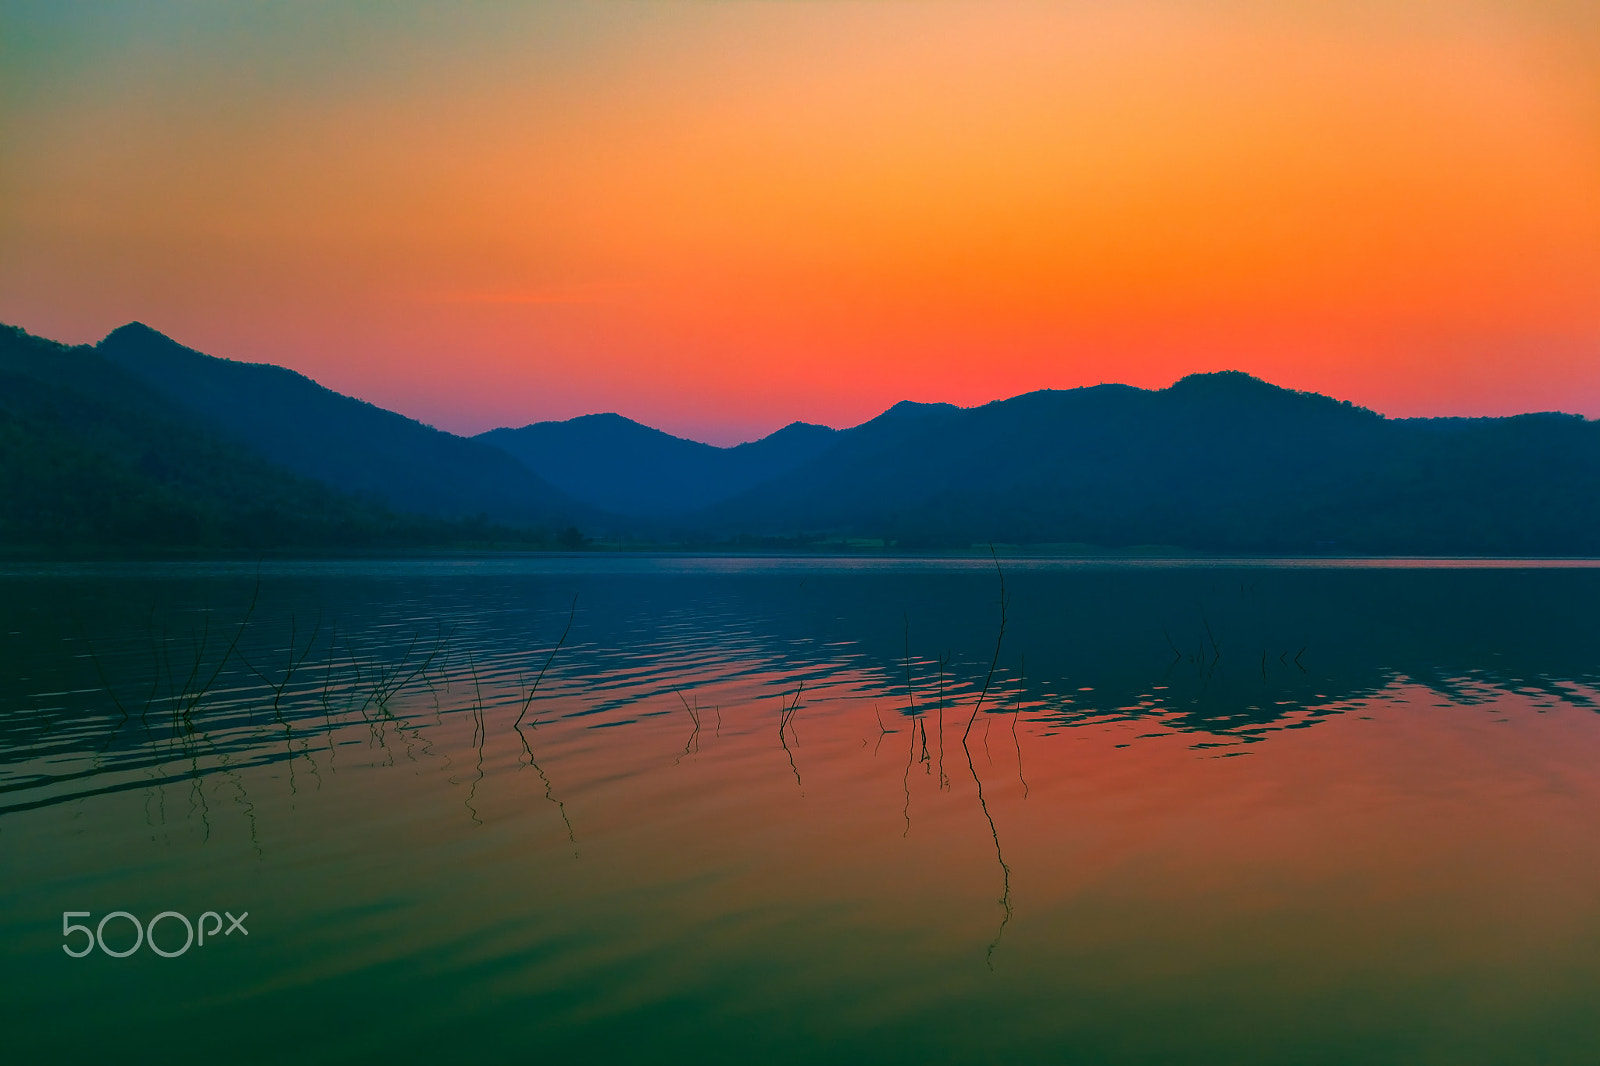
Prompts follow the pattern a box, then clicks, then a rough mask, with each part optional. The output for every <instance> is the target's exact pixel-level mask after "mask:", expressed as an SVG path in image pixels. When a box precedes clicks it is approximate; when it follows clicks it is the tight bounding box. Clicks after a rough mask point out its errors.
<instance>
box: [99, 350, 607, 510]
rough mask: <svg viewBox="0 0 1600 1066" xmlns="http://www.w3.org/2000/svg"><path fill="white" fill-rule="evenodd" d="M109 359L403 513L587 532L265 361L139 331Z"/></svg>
mask: <svg viewBox="0 0 1600 1066" xmlns="http://www.w3.org/2000/svg"><path fill="white" fill-rule="evenodd" d="M97 350H98V351H99V353H100V354H101V355H103V356H104V357H105V358H106V359H108V360H110V361H111V362H112V363H115V364H116V365H117V366H119V367H121V368H122V369H123V370H125V371H127V372H128V373H129V374H131V375H133V376H134V377H136V378H137V379H139V380H140V381H141V382H142V383H144V384H145V385H147V386H148V387H149V388H150V389H152V390H154V391H155V392H157V393H159V394H161V395H162V396H164V397H165V398H167V399H168V400H170V401H171V402H173V403H175V404H177V405H179V406H180V407H182V408H185V409H186V410H188V411H190V412H192V413H193V414H194V415H195V416H198V417H199V418H201V419H203V420H204V421H205V422H206V423H207V424H208V425H210V426H212V427H215V428H216V429H217V431H219V432H220V433H222V434H224V435H225V436H227V437H229V438H231V439H233V440H236V441H238V442H239V443H241V444H243V445H245V446H247V447H249V448H250V449H251V450H253V451H255V452H257V453H259V454H260V455H262V456H265V457H266V458H268V459H270V460H271V461H273V462H274V463H278V464H280V465H282V466H284V467H286V468H288V469H289V470H292V471H294V472H295V473H298V474H302V475H304V476H306V477H310V478H315V479H317V480H318V481H322V482H326V483H327V484H329V485H332V486H334V487H336V488H338V489H341V490H343V491H346V492H351V493H357V494H359V495H362V496H366V497H370V498H371V499H373V500H376V501H378V502H381V503H383V504H385V505H386V506H389V507H392V508H394V509H396V510H400V511H408V512H413V513H417V514H425V515H432V516H437V517H442V518H470V517H473V516H477V515H484V516H487V517H488V518H489V519H491V520H493V521H495V522H501V523H507V524H510V525H515V526H547V527H553V526H565V525H567V524H568V523H572V522H577V523H579V524H583V525H592V524H593V523H594V521H595V519H596V516H595V514H594V512H593V510H592V509H591V508H589V507H586V506H584V505H583V504H580V503H578V502H577V501H576V500H573V499H571V498H570V497H568V496H567V495H565V494H564V493H562V492H561V491H560V490H558V489H556V488H555V487H554V486H552V485H550V484H548V483H546V482H545V481H543V480H542V479H540V478H539V477H538V476H537V475H535V474H534V473H533V472H531V471H530V470H528V469H527V468H526V467H524V466H523V465H522V464H520V463H518V462H516V461H515V460H513V459H511V458H510V457H509V456H507V455H506V454H505V453H503V452H501V451H500V450H498V449H496V448H492V447H490V446H488V445H486V444H483V443H480V442H477V441H473V440H468V439H466V438H463V437H457V436H454V435H453V434H450V433H445V432H443V431H441V430H437V429H434V428H432V427H431V426H426V425H423V424H422V423H421V422H417V421H415V420H413V419H410V418H406V417H405V416H404V415H399V414H396V413H394V412H393V411H386V410H384V409H383V408H381V407H375V406H373V405H372V404H369V403H365V402H363V401H361V400H357V399H353V398H351V397H349V396H344V395H341V394H340V393H337V392H334V391H332V390H331V389H326V388H324V387H322V386H321V385H319V384H317V383H316V382H315V381H312V380H311V379H310V378H307V377H305V376H303V375H301V374H297V373H295V372H294V371H292V370H287V369H285V368H283V367H279V366H272V365H269V364H264V363H241V362H235V361H234V360H231V359H219V358H216V357H214V356H209V355H204V354H202V353H200V352H197V351H194V350H193V349H190V348H185V347H184V346H182V345H181V344H178V343H177V342H176V341H173V340H171V339H169V338H167V337H165V336H163V335H162V334H160V333H157V332H156V331H155V330H153V329H150V328H149V327H148V326H144V325H141V324H139V323H132V324H129V325H126V326H122V327H120V328H118V329H116V330H113V331H112V332H111V334H110V335H108V336H107V337H106V338H105V339H104V340H103V341H101V342H100V344H99V345H98V347H97Z"/></svg>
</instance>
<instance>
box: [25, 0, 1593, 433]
mask: <svg viewBox="0 0 1600 1066" xmlns="http://www.w3.org/2000/svg"><path fill="white" fill-rule="evenodd" d="M57 6H58V5H48V4H40V5H39V6H38V7H37V8H31V7H29V6H28V5H26V4H11V5H7V7H6V8H5V10H4V12H3V13H0V320H3V321H7V322H11V323H14V324H17V325H21V326H24V327H26V328H28V329H30V330H33V331H35V332H38V333H43V334H45V335H48V336H53V337H57V338H59V339H63V340H71V341H86V340H94V339H97V338H98V337H99V336H101V335H103V334H104V333H105V332H106V331H108V330H109V329H111V328H112V327H114V326H116V325H118V324H120V323H122V322H125V321H128V320H132V319H138V320H141V321H144V322H146V323H148V324H150V325H152V326H154V327H156V328H157V329H161V330H163V331H164V332H167V333H169V334H171V335H173V336H174V337H176V338H177V339H179V340H181V341H183V342H184V343H187V344H190V345H192V346H194V347H197V348H200V349H202V350H205V351H208V352H212V353H214V354H218V355H227V356H232V357H235V358H242V359H252V360H265V361H271V362H276V363H281V364H284V365H288V366H292V367H294V368H296V369H298V370H301V371H303V372H305V373H307V374H310V375H312V376H313V377H315V378H317V379H318V380H320V381H322V382H324V383H325V384H327V385H329V386H331V387H334V388H337V389H340V390H341V391H345V392H349V393H353V394H355V395H358V396H361V397H363V398H365V399H369V400H372V401H373V402H375V403H379V404H383V405H384V406H388V407H392V408H395V409H397V410H400V411H403V412H405V413H407V414H411V415H414V416H416V417H419V418H422V419H424V420H426V421H429V422H432V423H434V424H437V425H440V426H442V427H444V428H447V429H452V430H455V431H458V432H475V431H479V430H482V429H487V428H490V427H492V426H496V425H505V424H513V425H520V424H523V423H525V422H529V421H534V420H538V419H544V418H565V417H570V416H573V415H577V414H584V413H587V412H591V411H600V410H616V411H620V412H622V413H624V414H627V415H629V416H631V417H634V418H637V419H639V420H641V421H644V422H648V423H650V424H653V425H658V426H661V427H662V428H665V429H668V430H671V431H673V432H678V433H682V434H685V435H689V436H695V437H698V438H700V439H706V440H712V441H715V442H718V443H728V442H732V441H735V440H740V439H747V438H749V437H752V436H756V435H759V434H761V433H764V432H767V431H769V430H771V429H773V428H776V427H777V426H779V425H782V424H784V423H786V422H788V421H790V420H793V419H796V418H800V419H805V420H808V421H816V422H825V423H829V424H833V425H847V424H851V423H854V422H858V421H860V420H862V419H864V418H867V417H870V416H871V415H873V414H875V413H877V412H878V411H879V410H881V409H882V408H884V407H886V406H888V405H889V404H890V403H892V402H894V401H896V400H899V399H905V398H911V399H920V400H948V401H952V402H956V403H962V404H972V403H981V402H984V401H987V400H990V399H995V398H999V397H1003V396H1008V395H1013V394H1015V393H1018V392H1023V391H1027V390H1029V389H1035V388H1043V387H1070V386H1074V385H1080V384H1086V383H1087V384H1094V383H1096V382H1100V381H1126V382H1130V383H1133V384H1138V385H1147V386H1160V385H1165V384H1167V383H1169V382H1170V381H1172V380H1173V379H1174V378H1176V377H1178V376H1180V375H1182V374H1184V373H1189V372H1192V371H1196V370H1214V369H1222V368H1238V369H1244V370H1248V371H1251V372H1253V373H1256V374H1259V375H1261V376H1263V377H1266V378H1268V379H1269V380H1272V381H1275V382H1277V383H1279V384H1284V385H1290V386H1294V387H1299V388H1309V389H1316V390H1319V391H1323V392H1328V393H1332V394H1334V395H1337V396H1339V397H1341V398H1347V399H1352V400H1355V401H1356V402H1358V403H1363V404H1366V405H1368V406H1371V407H1374V408H1376V409H1378V410H1381V411H1384V412H1386V413H1390V414H1440V413H1461V414H1481V413H1492V414H1498V413H1509V412H1514V411H1523V410H1532V409H1551V408H1559V409H1565V410H1573V411H1581V412H1583V413H1585V414H1589V415H1591V416H1600V11H1597V10H1596V7H1595V5H1593V4H1592V3H1589V2H1576V0H1573V2H1565V0H1518V2H1511V0H1478V2H1454V3H1445V2H1427V0H1392V2H1386V3H1377V2H1370V3H1367V2H1346V3H1331V2H1329V3H1323V2H1315V0H1302V2H1282V0H1279V2H1272V3H1268V2H1265V0H1260V2H1250V0H1234V2H1211V3H1202V2H1183V0H1169V2H1160V3H1126V4H1110V3H1098V4H1096V3H1070V2H1055V3H1038V4H1033V3H1026V4H1016V3H1003V2H1002V3H994V2H988V3H967V2H962V0H949V2H946V0H864V2H858V0H810V2H777V0H768V2H755V0H724V2H712V0H698V2H688V0H685V2H679V0H670V2H660V0H620V2H598V3H565V2H557V3H544V4H534V5H505V6H496V5H474V6H473V7H472V8H471V9H470V10H462V9H458V8H457V7H456V6H450V7H443V6H440V7H427V6H414V7H413V6H405V5H399V4H384V5H376V6H373V7H370V8H367V7H363V6H359V5H343V6H341V5H334V4H304V5H294V4H284V5H271V6H266V5H257V6H241V7H238V8H225V7H223V6H222V5H216V4H192V5H183V4H172V5H165V6H161V5H145V6H142V7H140V8H138V10H132V9H131V5H125V4H106V5H105V6H103V7H94V6H88V5H86V6H82V7H80V6H77V5H73V6H72V7H71V8H70V9H69V10H67V11H66V13H65V14H63V13H62V12H61V11H60V10H56V8H57Z"/></svg>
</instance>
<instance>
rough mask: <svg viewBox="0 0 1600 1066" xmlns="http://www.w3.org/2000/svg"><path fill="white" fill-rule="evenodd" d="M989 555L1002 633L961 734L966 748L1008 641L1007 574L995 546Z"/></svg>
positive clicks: (992, 546)
mask: <svg viewBox="0 0 1600 1066" xmlns="http://www.w3.org/2000/svg"><path fill="white" fill-rule="evenodd" d="M989 555H990V556H991V557H993V559H994V572H995V573H996V574H997V575H998V576H999V578H1000V632H999V633H998V634H997V635H996V636H995V638H994V658H993V659H991V660H990V661H989V676H988V677H986V678H984V679H983V691H982V692H980V693H978V702H977V703H975V704H973V707H972V717H970V718H968V719H967V728H966V729H965V730H964V731H963V732H962V734H961V745H962V747H966V744H967V734H969V733H971V732H972V723H973V722H976V721H977V720H978V712H979V711H980V710H982V709H983V701H984V699H985V698H986V697H987V696H988V695H989V685H990V684H991V683H992V682H993V681H994V670H995V667H996V666H999V665H1000V645H1001V644H1003V643H1005V639H1006V605H1007V603H1008V602H1009V597H1008V596H1007V595H1006V572H1005V571H1004V570H1002V569H1000V556H999V555H996V554H995V550H994V545H993V544H991V545H989Z"/></svg>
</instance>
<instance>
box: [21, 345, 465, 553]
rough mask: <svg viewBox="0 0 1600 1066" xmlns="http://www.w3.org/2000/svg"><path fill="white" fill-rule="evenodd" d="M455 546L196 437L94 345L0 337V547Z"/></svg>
mask: <svg viewBox="0 0 1600 1066" xmlns="http://www.w3.org/2000/svg"><path fill="white" fill-rule="evenodd" d="M459 536H460V531H459V530H451V529H445V528H442V527H441V526H440V525H439V524H433V525H429V524H428V523H426V522H420V523H419V522H416V521H413V520H407V519H404V518H401V517H398V516H396V515H394V514H391V513H389V512H388V511H386V510H384V509H383V508H381V507H378V506H376V505H374V504H372V503H370V502H368V501H364V500H358V499H355V498H353V497H350V496H348V495H346V494H344V493H341V492H338V491H337V490H335V489H333V488H331V487H329V486H328V485H325V484H322V483H321V482H318V481H314V480H312V479H310V478H305V477H300V476H298V475H296V474H294V473H292V472H290V471H288V470H285V469H284V468H282V467H280V466H278V465H276V464H274V463H272V462H270V461H268V460H266V459H264V458H263V457H261V456H259V455H257V454H255V453H254V452H252V451H251V450H250V449H248V448H246V447H244V446H242V445H240V444H238V443H236V442H234V441H230V440H226V439H223V438H222V437H220V436H218V435H216V434H212V433H208V432H206V430H205V429H204V427H202V426H198V425H196V420H195V419H194V417H193V416H192V415H191V414H190V413H189V412H187V411H185V410H184V409H182V408H180V407H179V406H177V405H176V404H173V403H172V402H170V401H169V400H167V399H166V398H165V397H162V396H161V395H159V394H157V393H156V392H155V391H153V390H152V389H150V388H148V387H147V386H145V385H144V384H143V383H142V382H140V381H138V380H137V379H135V378H134V377H133V376H131V375H130V374H128V373H127V372H125V371H124V370H122V369H121V368H120V367H117V366H115V365H113V364H112V363H110V362H108V361H107V360H106V359H104V358H103V357H102V356H101V355H100V354H99V353H98V352H96V351H95V350H94V349H93V348H90V347H87V346H77V347H68V346H66V345H61V344H56V343H55V342H53V341H47V340H43V339H41V338H39V337H34V336H30V335H29V334H27V333H25V332H23V331H22V330H20V329H16V328H14V327H11V326H0V544H7V545H23V546H30V547H35V548H40V547H42V548H46V549H50V550H60V549H63V548H76V547H106V546H117V547H142V548H162V549H165V548H175V547H179V548H192V547H211V548H219V547H221V548H230V547H279V546H285V545H291V546H299V547H353V546H377V545H404V544H420V543H437V542H442V541H445V540H448V539H450V538H452V537H456V538H459Z"/></svg>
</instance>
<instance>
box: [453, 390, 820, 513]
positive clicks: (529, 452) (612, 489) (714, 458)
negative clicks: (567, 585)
mask: <svg viewBox="0 0 1600 1066" xmlns="http://www.w3.org/2000/svg"><path fill="white" fill-rule="evenodd" d="M836 435H837V434H836V431H834V430H832V429H829V428H828V427H827V426H813V425H808V424H807V423H805V422H794V423H792V424H790V425H787V426H785V427H784V428H782V429H780V430H778V431H777V432H776V433H773V434H771V435H770V436H767V437H764V438H762V439H761V440H758V441H752V442H750V443H748V444H741V445H738V446H737V447H734V448H716V447H713V446H711V445H709V444H701V443H700V442H698V441H692V440H684V439H683V438H681V437H674V436H670V435H669V434H666V433H663V432H661V431H660V430H659V429H651V428H650V427H649V426H642V425H640V424H639V423H637V422H635V421H633V420H632V419H627V418H623V417H622V416H621V415H614V414H605V415H585V416H583V417H582V418H574V419H570V420H568V421H566V422H535V423H534V424H533V425H530V426H523V427H522V428H521V429H496V430H491V431H490V432H488V433H485V434H483V435H481V436H479V437H478V438H476V439H478V440H481V441H484V442H485V443H488V444H493V445H495V446H496V447H498V448H502V449H504V450H505V451H507V452H509V453H511V454H512V455H513V456H515V457H516V458H517V459H519V460H521V461H522V462H523V463H524V464H526V465H527V467H528V468H529V469H530V470H533V471H536V472H537V473H538V474H539V475H540V476H542V477H543V478H544V479H545V480H547V481H549V482H550V483H551V484H553V485H555V486H557V487H559V488H561V489H562V490H564V491H565V492H568V493H570V494H571V495H572V496H574V497H576V498H577V499H580V500H583V501H585V502H587V503H590V504H592V505H594V506H595V507H599V508H602V509H604V510H607V511H613V512H615V513H617V514H624V515H634V516H669V515H684V514H688V513H689V512H692V511H697V510H700V509H701V508H704V507H708V506H710V505H712V504H715V503H720V502H721V501H723V500H725V499H727V498H728V497H730V496H733V495H735V494H737V493H739V492H743V491H744V490H746V489H749V488H753V487H755V486H756V485H759V484H761V483H763V482H766V481H771V480H772V479H773V478H775V477H778V476H780V475H782V474H786V473H788V472H789V471H791V470H793V469H795V468H796V467H798V466H800V465H802V464H803V463H805V462H806V461H807V460H809V459H811V458H813V457H815V456H816V455H818V454H820V453H821V452H823V451H825V450H826V449H827V448H828V447H829V445H831V444H832V443H833V440H834V437H835V436H836Z"/></svg>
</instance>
